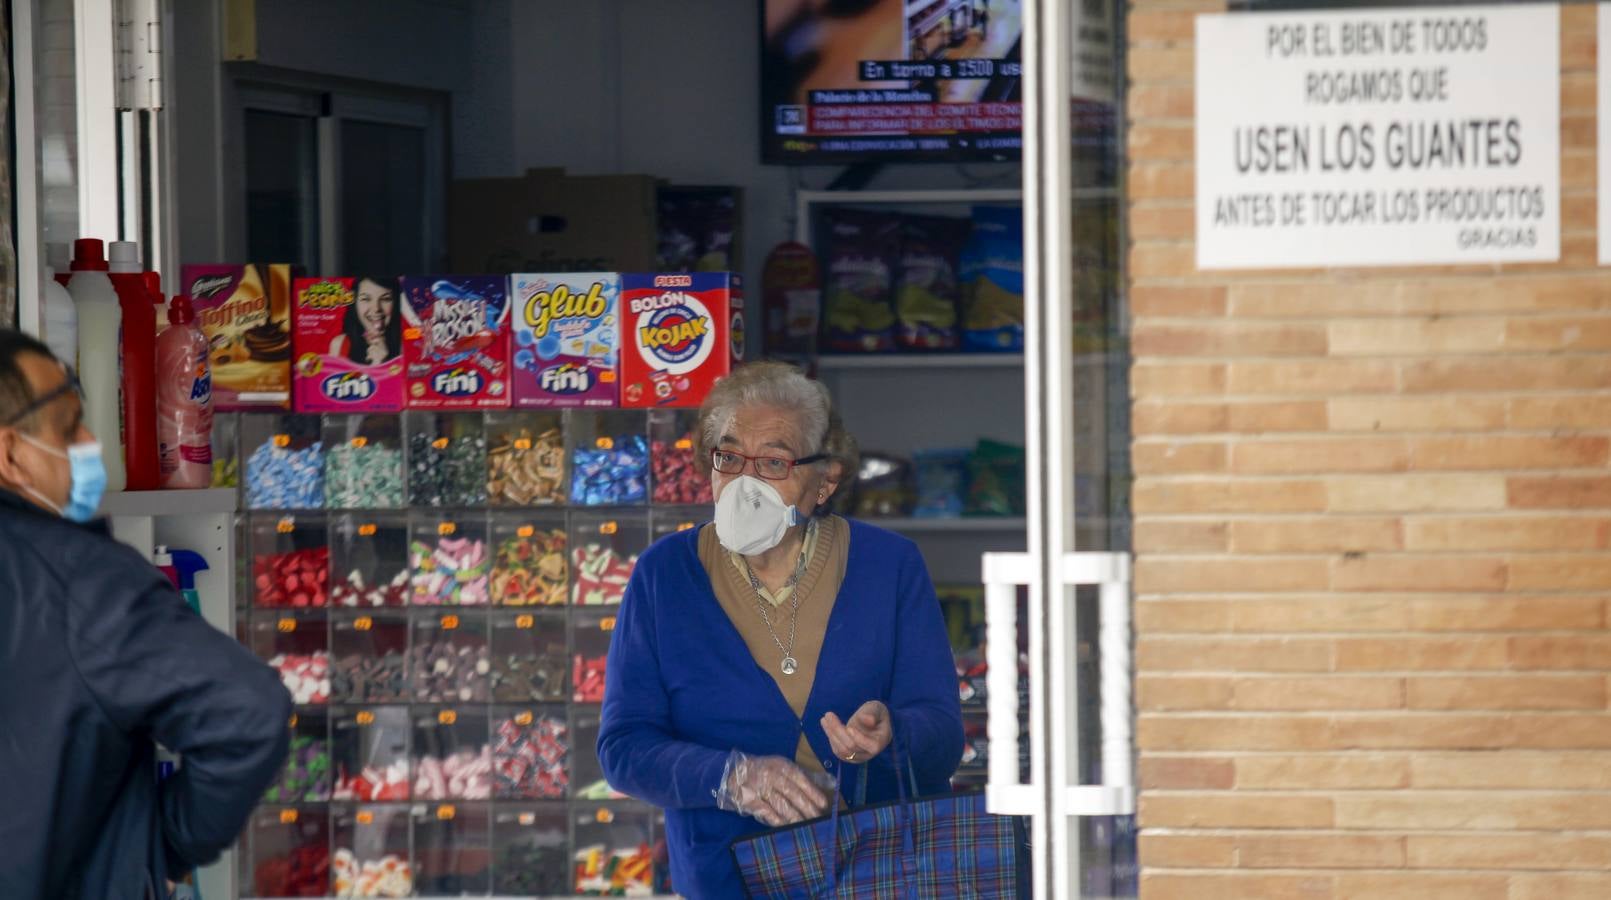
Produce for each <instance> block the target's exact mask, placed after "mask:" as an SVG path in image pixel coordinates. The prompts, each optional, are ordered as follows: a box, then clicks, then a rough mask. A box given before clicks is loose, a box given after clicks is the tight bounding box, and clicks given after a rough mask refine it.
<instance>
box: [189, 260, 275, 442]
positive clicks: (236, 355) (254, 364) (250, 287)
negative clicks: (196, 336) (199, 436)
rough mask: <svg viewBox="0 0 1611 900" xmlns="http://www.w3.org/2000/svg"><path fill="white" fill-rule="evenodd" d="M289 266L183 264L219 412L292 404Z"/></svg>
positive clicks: (216, 407)
mask: <svg viewBox="0 0 1611 900" xmlns="http://www.w3.org/2000/svg"><path fill="white" fill-rule="evenodd" d="M292 269H293V267H292V266H290V265H263V264H252V265H244V266H233V265H188V266H185V267H184V268H183V269H181V270H180V277H179V281H180V290H179V293H183V294H189V295H190V303H191V306H192V307H194V309H195V311H196V323H197V324H198V325H200V326H201V330H202V333H203V334H205V335H207V343H208V345H209V347H210V348H211V354H212V359H211V362H212V369H213V408H214V409H215V410H216V411H218V412H234V411H239V410H252V409H289V408H290V406H291V280H292V278H293V276H294V272H293V271H292Z"/></svg>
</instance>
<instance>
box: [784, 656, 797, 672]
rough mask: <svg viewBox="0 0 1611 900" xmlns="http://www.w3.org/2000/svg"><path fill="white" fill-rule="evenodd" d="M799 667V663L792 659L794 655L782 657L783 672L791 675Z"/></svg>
mask: <svg viewBox="0 0 1611 900" xmlns="http://www.w3.org/2000/svg"><path fill="white" fill-rule="evenodd" d="M799 668H800V664H799V663H797V662H795V661H794V657H792V656H785V657H783V674H785V675H793V674H794V673H795V672H796V671H797V670H798V669H799Z"/></svg>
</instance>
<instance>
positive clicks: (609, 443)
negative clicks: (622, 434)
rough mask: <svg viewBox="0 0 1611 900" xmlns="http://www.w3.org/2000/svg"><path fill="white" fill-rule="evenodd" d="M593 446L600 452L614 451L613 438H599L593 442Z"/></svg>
mask: <svg viewBox="0 0 1611 900" xmlns="http://www.w3.org/2000/svg"><path fill="white" fill-rule="evenodd" d="M593 446H595V447H597V448H599V449H600V450H614V449H615V438H610V437H601V438H599V439H598V440H596V441H594V442H593Z"/></svg>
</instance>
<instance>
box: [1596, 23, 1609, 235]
mask: <svg viewBox="0 0 1611 900" xmlns="http://www.w3.org/2000/svg"><path fill="white" fill-rule="evenodd" d="M1599 14H1600V44H1599V54H1600V91H1599V93H1600V104H1599V105H1600V108H1599V110H1598V112H1599V119H1600V145H1599V146H1600V150H1599V153H1600V182H1599V184H1600V189H1599V191H1598V193H1599V195H1600V265H1602V266H1607V265H1611V143H1607V142H1608V141H1611V80H1607V78H1608V76H1611V44H1607V43H1606V41H1611V3H1601V4H1600V8H1599Z"/></svg>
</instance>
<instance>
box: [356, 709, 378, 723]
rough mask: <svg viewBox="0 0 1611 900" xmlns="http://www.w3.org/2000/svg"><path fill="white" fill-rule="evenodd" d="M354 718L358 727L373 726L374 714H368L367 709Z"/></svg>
mask: <svg viewBox="0 0 1611 900" xmlns="http://www.w3.org/2000/svg"><path fill="white" fill-rule="evenodd" d="M356 718H357V720H358V724H359V725H373V724H375V714H374V713H372V712H370V711H369V710H367V709H366V710H363V711H361V712H359V713H358V715H357V717H356Z"/></svg>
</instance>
